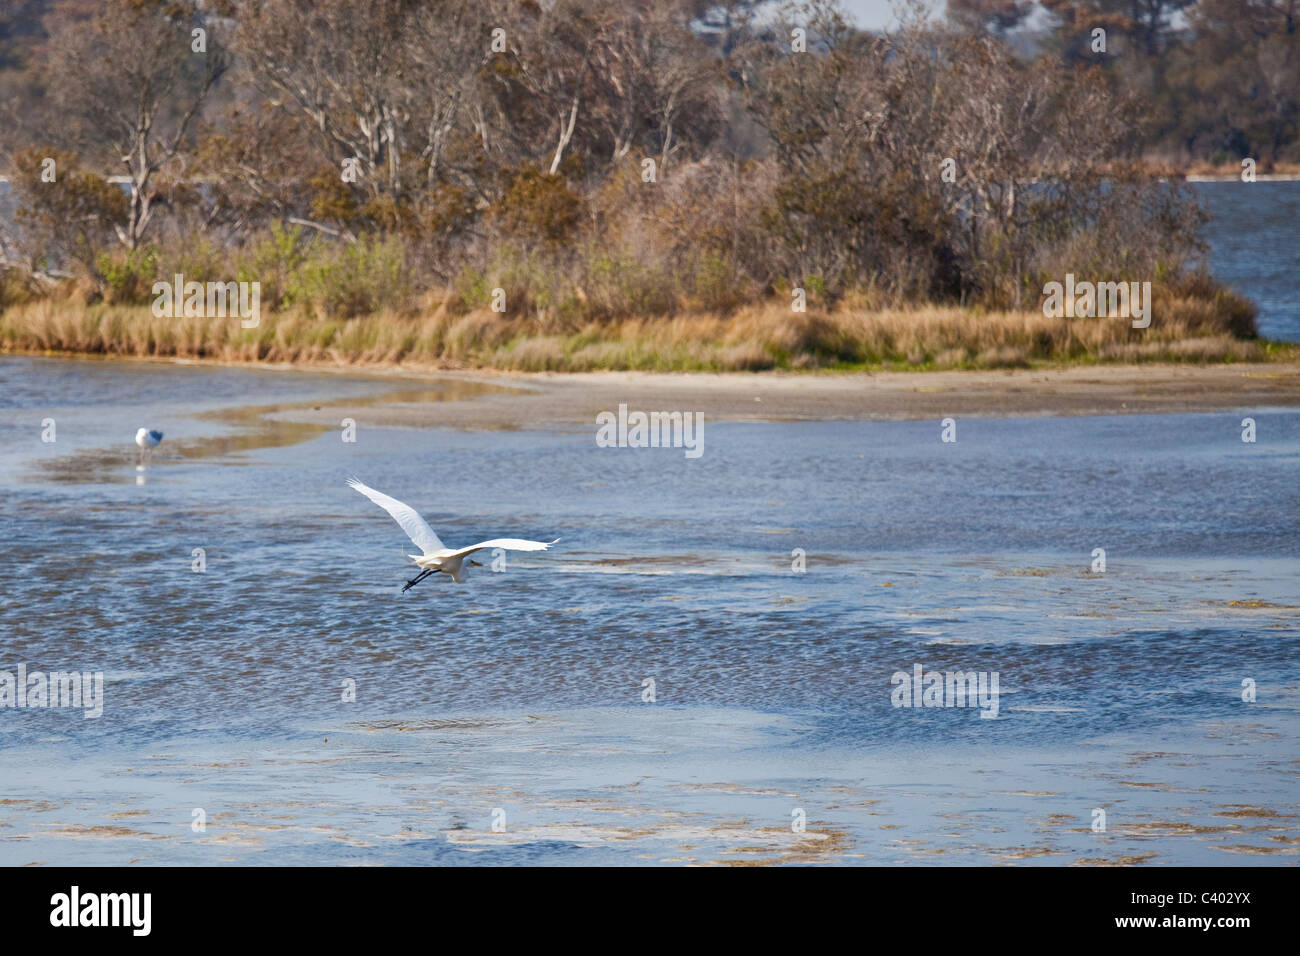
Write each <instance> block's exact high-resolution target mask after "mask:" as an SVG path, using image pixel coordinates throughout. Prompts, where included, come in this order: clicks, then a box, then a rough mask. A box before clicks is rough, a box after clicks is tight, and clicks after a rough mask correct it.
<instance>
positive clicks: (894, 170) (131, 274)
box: [0, 0, 1253, 365]
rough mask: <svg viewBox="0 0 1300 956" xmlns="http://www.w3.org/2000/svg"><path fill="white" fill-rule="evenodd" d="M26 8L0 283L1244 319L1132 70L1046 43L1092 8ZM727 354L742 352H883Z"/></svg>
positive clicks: (608, 317) (617, 307)
mask: <svg viewBox="0 0 1300 956" xmlns="http://www.w3.org/2000/svg"><path fill="white" fill-rule="evenodd" d="M47 5H49V6H50V7H51V8H52V9H51V12H50V14H49V16H47V18H46V26H47V28H48V32H49V37H48V39H47V40H45V41H43V43H42V44H40V45H37V46H33V48H32V50H31V51H30V56H29V57H28V58H27V62H26V63H24V64H23V66H24V67H25V71H21V70H15V69H10V70H9V71H8V73H6V74H3V75H5V76H8V80H7V83H8V85H9V86H10V87H11V88H14V89H16V90H17V92H18V93H20V94H21V97H22V101H23V102H24V103H25V104H26V109H25V111H24V115H23V116H22V117H14V120H15V123H14V125H15V128H16V129H18V130H19V133H20V135H21V136H24V137H25V138H26V139H27V141H28V142H27V144H26V146H25V147H24V148H23V149H21V150H19V151H17V152H16V153H15V154H14V155H13V157H12V163H11V165H12V171H13V175H14V191H15V194H16V196H17V198H18V201H19V206H20V210H19V214H18V216H17V220H16V222H15V223H14V225H13V229H12V235H9V236H7V237H5V239H4V249H5V250H6V252H7V256H8V259H9V260H10V263H11V268H10V269H9V270H8V271H7V272H6V277H5V278H4V281H3V282H2V283H0V295H3V297H4V298H0V305H3V304H4V302H6V301H10V302H15V301H19V300H22V299H24V298H26V297H29V296H30V295H32V294H35V293H38V292H41V291H43V290H44V291H48V290H49V288H50V286H51V284H52V282H53V281H54V280H57V279H59V278H61V277H65V276H72V277H73V278H74V279H75V281H76V290H77V294H79V295H81V296H82V298H83V299H85V300H87V301H89V302H92V303H94V302H98V301H102V302H103V303H105V304H144V303H147V302H148V301H149V299H150V288H151V285H152V283H153V282H154V281H158V280H164V281H166V280H169V279H170V277H171V276H172V275H173V274H175V273H181V274H183V275H184V276H185V277H186V278H187V279H192V280H197V281H207V280H223V281H224V280H230V279H236V280H248V281H258V282H260V283H261V293H262V303H263V308H265V309H269V310H274V311H283V312H291V313H298V314H301V315H303V316H305V317H307V318H309V319H310V320H311V321H329V320H334V319H350V318H353V317H356V316H363V315H368V314H371V313H381V312H382V313H385V314H390V315H395V316H406V317H417V316H420V315H429V314H431V313H433V312H437V313H438V314H439V315H440V316H444V317H449V321H453V324H452V325H451V326H449V327H448V331H447V335H446V336H443V337H442V338H440V339H439V341H445V342H449V343H454V342H456V341H460V340H461V339H463V338H464V336H465V334H467V331H468V329H469V326H466V327H465V328H463V329H460V330H459V331H457V328H458V326H456V325H455V324H454V320H455V319H456V318H457V317H469V316H473V315H476V314H477V313H478V312H479V311H481V310H486V309H488V308H489V307H490V303H491V302H492V299H493V292H494V290H497V289H500V290H503V292H504V296H505V302H506V305H507V317H505V318H501V319H500V320H499V321H500V322H502V323H510V322H514V321H517V320H526V321H527V322H529V323H532V325H531V326H530V327H531V328H532V329H533V330H534V332H540V333H545V334H548V335H555V336H559V337H563V338H564V340H565V341H570V338H571V337H573V336H580V335H582V334H583V330H584V329H586V328H588V326H589V325H590V324H591V323H606V324H609V323H617V322H619V321H622V320H628V319H642V318H650V317H656V316H669V315H677V314H687V313H712V314H718V315H720V316H723V317H725V316H727V315H730V314H732V313H735V312H736V311H737V310H743V309H744V308H746V307H749V306H753V305H755V304H757V303H761V302H764V301H767V300H773V299H775V300H776V301H777V302H784V303H788V302H789V301H790V299H789V296H790V293H791V290H792V289H795V288H800V289H803V290H804V292H805V294H806V296H807V300H808V302H809V304H810V308H811V309H813V310H814V311H820V312H835V311H839V312H845V311H848V312H854V311H857V312H861V311H866V310H871V309H881V308H892V309H898V308H900V307H910V306H915V305H919V304H927V303H938V304H953V305H959V306H963V307H972V306H978V307H981V308H984V309H991V310H1034V309H1036V308H1037V306H1038V301H1039V297H1040V293H1041V289H1042V286H1043V283H1044V282H1045V281H1048V280H1059V279H1061V278H1062V276H1063V275H1064V274H1065V273H1066V272H1073V273H1075V274H1079V275H1087V276H1091V277H1094V278H1101V279H1111V280H1119V281H1143V280H1151V281H1153V282H1154V283H1155V284H1156V285H1157V287H1158V289H1159V290H1160V292H1159V294H1160V295H1161V296H1162V297H1163V298H1162V299H1161V301H1162V302H1164V303H1167V304H1170V305H1171V306H1174V305H1176V306H1177V308H1180V309H1186V310H1191V312H1195V314H1196V315H1197V316H1198V318H1197V321H1196V322H1193V323H1191V325H1194V326H1196V327H1197V328H1200V327H1202V326H1204V325H1205V323H1204V322H1202V321H1201V320H1202V319H1206V320H1207V321H1211V324H1212V323H1213V322H1217V323H1218V324H1219V328H1220V331H1230V332H1232V333H1234V334H1238V335H1249V334H1251V333H1252V332H1253V319H1252V317H1251V316H1250V315H1249V314H1248V312H1249V310H1248V308H1244V307H1243V306H1241V305H1240V304H1239V303H1238V302H1237V301H1235V300H1233V299H1231V298H1230V297H1225V295H1224V294H1223V293H1222V292H1221V291H1220V290H1218V289H1217V288H1216V287H1215V286H1214V284H1213V282H1212V281H1210V280H1208V279H1206V278H1204V277H1199V278H1195V279H1188V278H1186V277H1187V276H1188V274H1189V272H1190V271H1194V268H1195V266H1196V265H1197V264H1198V260H1199V257H1200V254H1201V248H1200V246H1199V243H1198V240H1197V231H1198V227H1199V224H1200V219H1199V212H1198V211H1197V209H1196V207H1195V205H1194V203H1193V202H1192V201H1191V199H1190V198H1189V197H1188V196H1187V195H1186V194H1185V193H1184V192H1183V191H1182V190H1181V189H1180V188H1179V186H1178V185H1177V184H1176V183H1171V182H1168V181H1160V180H1156V179H1153V178H1151V177H1149V176H1145V175H1143V174H1142V173H1141V171H1140V170H1139V168H1138V167H1137V166H1136V165H1135V164H1134V162H1133V159H1134V155H1135V147H1136V146H1138V145H1139V144H1138V142H1137V140H1135V138H1134V136H1133V129H1134V128H1136V126H1137V125H1138V121H1139V119H1141V112H1142V111H1141V109H1140V104H1139V102H1138V100H1137V99H1136V98H1135V85H1134V83H1133V82H1130V81H1129V80H1128V79H1127V77H1128V74H1121V73H1118V72H1117V71H1115V70H1110V71H1109V72H1108V71H1107V70H1106V69H1103V68H1102V67H1101V66H1099V65H1098V64H1096V63H1092V62H1090V58H1089V57H1088V56H1087V55H1085V54H1082V53H1080V52H1079V50H1078V48H1077V45H1075V46H1071V45H1070V42H1068V41H1069V38H1070V37H1071V36H1073V33H1071V31H1072V30H1075V29H1076V28H1077V27H1078V26H1079V22H1080V21H1079V20H1078V18H1077V16H1076V14H1079V10H1081V9H1083V8H1085V7H1088V4H1086V3H1079V2H1075V3H1073V5H1072V6H1071V5H1070V4H1066V3H1057V4H1055V7H1056V8H1059V9H1058V12H1062V16H1064V12H1063V11H1065V10H1066V8H1067V7H1070V9H1072V10H1074V14H1071V16H1073V17H1074V19H1068V18H1067V19H1066V20H1062V23H1063V24H1066V25H1065V26H1062V27H1061V29H1060V30H1059V31H1058V34H1057V36H1056V39H1057V41H1059V42H1057V44H1056V48H1055V49H1053V50H1051V51H1050V52H1049V54H1048V55H1045V56H1044V57H1042V58H1040V59H1036V60H1030V59H1026V58H1024V57H1022V56H1018V55H1016V54H1015V53H1013V52H1012V50H1011V48H1010V46H1009V45H1008V44H1007V43H1006V42H1005V41H1004V39H1003V38H1002V37H1001V36H1000V35H999V33H1000V31H1005V29H1006V27H1007V26H1008V25H1009V24H1012V23H1014V22H1015V21H1016V20H1017V19H1018V18H1019V14H1018V11H1020V10H1021V8H1027V7H1028V5H1027V4H1005V3H1004V4H1001V6H1000V7H999V8H998V9H999V10H1000V11H1001V12H1000V13H998V12H997V11H993V8H992V7H990V5H989V4H987V3H981V2H980V0H967V2H962V3H954V4H953V5H952V6H953V8H954V13H955V19H956V20H957V21H958V22H959V23H960V24H962V25H961V26H960V27H958V26H936V25H933V24H925V23H913V24H911V25H909V26H906V27H904V28H903V29H901V30H899V31H898V32H897V33H894V34H891V35H889V36H875V35H868V34H862V33H858V32H856V31H855V30H853V29H851V28H850V27H849V26H848V25H847V24H846V22H845V21H844V20H843V19H842V17H841V15H840V13H839V12H838V11H837V9H836V8H835V7H834V5H833V4H832V3H830V2H823V0H813V2H809V3H802V4H798V5H791V6H787V7H785V8H783V9H782V11H781V14H780V16H779V17H778V18H777V19H776V20H772V19H771V18H770V17H769V18H764V19H755V18H753V17H752V16H751V13H752V7H753V5H752V4H749V3H731V4H722V5H714V4H702V3H698V2H693V0H667V2H664V0H654V2H652V0H620V2H607V0H557V2H556V3H553V4H551V3H548V4H544V5H539V4H536V3H533V2H529V0H518V2H517V0H488V2H483V0H441V2H439V0H402V2H398V0H263V2H257V3H253V2H247V3H243V2H237V0H231V2H229V3H222V4H212V3H206V4H200V3H197V2H195V0H167V2H162V0H139V2H132V3H130V4H116V3H115V4H107V5H105V9H104V10H103V11H102V12H100V13H97V14H92V15H89V16H88V15H86V14H85V13H84V12H83V11H84V5H83V4H78V3H58V2H49V3H48V4H47ZM1111 5H1112V6H1113V4H1111ZM1177 5H1178V4H1175V6H1177ZM1092 6H1095V7H1097V10H1098V11H1100V10H1102V8H1103V7H1106V3H1103V2H1102V0H1095V2H1093V3H1092ZM1182 6H1186V4H1182ZM1219 6H1220V5H1216V4H1214V3H1206V4H1205V10H1206V13H1205V15H1206V16H1210V15H1211V14H1214V15H1217V14H1215V11H1216V10H1218V9H1219ZM1107 9H1109V8H1108V7H1107ZM1093 12H1094V13H1096V12H1097V11H1093ZM217 14H229V17H225V16H222V17H220V18H219V17H218V16H217ZM995 14H996V15H995ZM1098 15H1100V14H1098ZM1108 15H1109V14H1108ZM1067 20H1068V22H1067ZM1107 22H1108V23H1111V24H1113V25H1114V27H1113V28H1114V29H1115V30H1116V31H1117V32H1116V36H1117V41H1118V42H1121V43H1129V44H1130V48H1131V49H1136V48H1137V46H1136V45H1137V42H1138V39H1140V38H1142V37H1144V36H1146V34H1144V33H1143V32H1142V29H1140V28H1141V27H1142V24H1140V23H1136V22H1134V21H1123V20H1122V18H1121V19H1120V20H1115V19H1113V18H1112V19H1111V20H1108V21H1107ZM1125 23H1127V24H1128V25H1127V26H1125ZM196 25H201V26H202V27H203V28H204V29H206V30H207V31H208V33H207V38H208V39H207V48H206V51H205V52H204V53H202V54H196V53H194V52H193V51H192V50H191V41H190V37H191V30H192V29H193V28H195V27H196ZM796 27H798V28H799V29H802V30H803V31H805V33H806V38H807V40H806V42H807V52H795V51H794V50H792V42H791V37H792V31H793V30H794V29H795V28H796ZM495 30H503V31H504V33H503V34H501V35H500V36H499V37H498V36H497V35H496V34H494V31H495ZM1161 36H1162V37H1163V36H1164V35H1163V34H1161ZM1161 42H1162V43H1164V42H1167V40H1166V39H1161ZM56 61H57V62H58V63H60V64H63V66H62V68H60V69H58V70H53V69H50V64H52V63H54V62H56ZM1062 63H1064V64H1065V66H1064V67H1063V66H1062ZM133 64H134V65H135V67H139V66H140V64H144V66H143V67H140V68H135V67H133V66H132V65H133ZM15 76H16V77H18V79H15V78H14V77H15ZM56 134H57V135H56ZM46 158H53V159H54V160H55V165H56V167H57V169H58V177H57V180H56V181H55V182H48V181H46V179H45V178H44V177H43V176H42V170H43V166H42V163H43V161H44V160H45V159H46ZM124 158H125V159H124ZM123 168H124V169H125V170H126V174H127V180H128V181H127V182H126V183H125V184H123V185H118V184H110V183H108V182H106V181H105V180H104V179H103V178H102V177H100V176H97V175H95V174H93V173H91V172H89V171H88V170H92V169H96V170H118V169H123ZM11 273H21V275H22V276H23V279H22V280H21V281H16V280H14V279H13V278H12V276H11V275H10V274H11ZM439 321H442V319H440V320H439ZM473 321H474V322H481V321H483V320H481V319H478V318H475V319H474V320H473ZM802 321H804V320H802V319H800V320H798V321H793V320H792V327H795V326H796V325H798V324H799V322H802ZM814 324H815V323H814ZM1189 327H1190V326H1189ZM605 338H608V336H606V337H605ZM764 341H766V340H764ZM837 341H838V340H837ZM448 347H449V348H453V350H454V346H448ZM602 347H603V346H602ZM737 347H741V348H743V349H749V352H748V353H746V354H744V355H742V354H741V353H736V355H734V356H733V359H734V360H735V362H736V363H739V364H740V365H747V364H748V365H762V364H763V363H764V362H765V361H775V362H778V363H782V362H787V361H789V360H790V357H791V356H792V355H802V354H806V355H811V356H813V357H814V358H815V359H816V360H817V361H819V362H820V361H852V362H861V361H874V360H879V358H880V356H876V357H875V358H873V357H872V356H871V355H863V354H860V353H859V352H855V351H853V349H851V348H848V347H847V346H843V347H842V343H841V345H829V346H828V345H825V343H823V344H822V345H819V346H817V347H816V348H812V349H804V348H802V346H800V347H793V346H792V347H791V348H789V349H787V348H785V347H783V346H780V345H779V344H775V345H774V344H772V343H770V342H769V343H768V344H767V345H763V346H761V347H759V348H760V351H761V352H762V356H766V358H763V357H761V356H759V355H757V354H755V353H754V351H753V349H754V348H755V346H754V345H753V343H752V342H750V343H748V344H744V345H743V347H742V346H737ZM593 354H594V353H593ZM571 357H572V356H571V355H570V358H571ZM728 361H731V360H728Z"/></svg>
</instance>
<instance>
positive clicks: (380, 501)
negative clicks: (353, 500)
mask: <svg viewBox="0 0 1300 956" xmlns="http://www.w3.org/2000/svg"><path fill="white" fill-rule="evenodd" d="M348 487H349V488H355V489H356V490H357V491H359V492H361V493H362V494H363V495H365V496H366V497H367V498H369V499H370V500H371V501H373V502H374V503H375V504H377V505H379V507H381V508H383V509H384V510H385V511H387V512H388V513H389V514H390V515H392V516H393V520H394V521H396V522H397V523H398V524H399V525H401V526H402V530H403V531H405V532H406V535H407V537H409V538H410V539H411V540H412V541H414V542H415V546H416V547H417V548H419V549H420V550H421V551H422V552H423V554H408V555H407V557H408V558H410V559H411V560H412V561H414V562H415V563H416V565H418V566H419V567H420V568H421V569H422V570H421V571H420V573H419V574H417V575H416V576H415V577H414V578H412V579H411V580H410V581H407V582H406V587H404V588H402V591H403V592H406V591H409V590H410V589H411V588H413V587H415V586H416V585H417V584H419V583H420V582H421V581H423V580H424V579H425V578H426V577H428V576H429V575H430V574H434V573H436V572H438V571H441V572H442V573H443V574H450V575H451V579H452V580H453V581H455V582H456V583H457V584H464V583H465V579H466V578H467V577H469V568H467V567H464V563H465V558H466V557H467V556H468V555H471V554H473V553H474V552H475V551H482V550H483V549H484V548H505V549H506V550H507V551H545V550H546V549H547V548H549V547H550V546H551V545H553V544H555V542H556V541H559V540H560V539H559V538H556V539H555V541H528V540H525V539H524V538H493V539H492V540H491V541H480V542H479V543H478V544H471V545H470V546H469V547H467V548H449V547H447V546H446V545H445V544H443V543H442V541H441V540H440V539H439V538H438V536H437V535H436V534H434V531H433V529H432V528H430V527H429V524H428V522H426V521H425V520H424V519H423V518H421V517H420V515H419V512H417V511H416V510H415V509H414V508H412V507H411V506H410V505H407V504H403V503H402V502H400V501H398V500H397V499H396V498H390V497H388V495H386V494H384V493H383V492H379V491H375V489H374V488H371V487H369V486H367V485H363V484H362V483H361V482H359V481H357V479H355V478H349V479H348ZM469 564H472V565H473V566H474V567H476V568H481V567H483V565H481V564H479V563H478V562H477V561H470V562H469Z"/></svg>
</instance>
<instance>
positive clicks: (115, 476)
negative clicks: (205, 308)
mask: <svg viewBox="0 0 1300 956" xmlns="http://www.w3.org/2000/svg"><path fill="white" fill-rule="evenodd" d="M516 391H519V390H517V389H511V388H506V387H504V386H499V385H492V384H488V383H485V382H468V381H463V380H459V379H452V380H448V381H445V382H443V383H440V384H439V385H438V386H436V387H432V388H427V387H426V388H393V387H392V386H391V385H390V386H389V387H388V388H387V389H384V390H383V391H380V392H375V393H373V394H368V395H365V394H363V395H353V396H348V397H346V398H336V399H330V398H319V399H311V400H306V401H294V402H275V403H273V404H268V405H245V406H236V407H232V408H219V409H213V410H210V411H206V412H196V413H195V414H194V415H193V416H192V417H193V418H196V419H198V420H200V421H205V422H214V423H218V424H220V425H224V426H229V427H232V428H233V429H234V430H232V431H224V430H223V431H222V432H220V433H217V434H210V435H203V436H199V437H194V438H188V439H167V440H166V445H165V446H164V448H163V449H158V450H156V451H154V452H153V453H152V456H151V458H150V463H159V462H176V461H187V462H193V461H198V460H201V459H205V458H220V459H229V461H227V462H226V463H227V464H241V463H243V464H247V463H249V462H248V461H247V459H245V458H243V457H242V453H244V452H251V451H257V450H259V449H265V448H283V447H285V446H288V445H296V444H298V443H299V442H304V441H307V440H309V439H311V438H315V437H316V436H318V435H320V434H321V433H323V432H327V431H333V430H335V429H334V427H333V426H331V425H320V424H312V423H308V422H301V421H293V420H292V419H285V418H282V417H274V416H281V415H284V414H286V413H293V412H295V411H302V410H305V409H311V410H313V411H320V410H322V409H328V408H331V407H335V406H337V407H338V408H340V409H341V410H343V411H347V410H353V411H355V410H356V409H358V408H368V407H372V406H375V405H380V404H385V405H391V404H401V403H415V404H425V403H428V402H457V401H468V400H470V399H473V398H477V397H480V396H482V395H490V394H508V393H511V392H516ZM164 449H165V450H164ZM135 457H136V455H135V453H132V452H131V451H130V450H129V449H112V448H87V449H84V450H82V451H78V452H74V453H71V454H68V455H61V456H58V457H50V458H45V459H43V460H41V461H40V462H38V465H39V467H40V468H41V470H42V471H43V472H44V475H43V477H44V478H45V479H46V480H48V481H56V482H64V483H71V484H83V483H87V482H104V481H130V480H131V479H130V477H129V476H126V475H123V474H122V473H121V464H122V461H123V460H124V459H125V458H131V459H135ZM137 470H144V469H143V468H140V467H138V468H137ZM135 483H136V484H137V485H142V484H144V483H145V478H144V476H143V475H137V476H136V478H135Z"/></svg>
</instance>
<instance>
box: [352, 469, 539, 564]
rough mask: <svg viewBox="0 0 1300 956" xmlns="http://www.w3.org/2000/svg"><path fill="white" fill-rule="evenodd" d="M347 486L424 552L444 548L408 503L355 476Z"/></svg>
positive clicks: (432, 551)
mask: <svg viewBox="0 0 1300 956" xmlns="http://www.w3.org/2000/svg"><path fill="white" fill-rule="evenodd" d="M348 487H349V488H355V489H356V490H357V491H359V492H361V493H362V494H363V495H365V496H366V497H367V498H369V499H370V500H371V501H373V502H374V503H375V504H377V505H379V507H381V508H383V509H384V510H385V511H387V512H388V513H389V514H390V515H392V516H393V520H394V521H396V522H397V523H398V524H399V525H401V526H402V530H403V531H405V532H406V534H407V537H409V538H410V539H411V540H412V541H414V542H415V546H416V547H417V548H419V549H420V550H422V551H423V552H424V553H425V554H433V553H434V552H435V551H445V550H446V547H447V546H446V545H444V544H443V543H442V542H441V541H439V540H438V536H437V535H436V534H434V532H433V529H432V528H430V527H429V524H428V522H427V521H425V520H424V519H423V518H421V517H420V514H419V512H417V511H416V510H415V509H414V508H412V507H411V506H410V505H406V504H402V502H400V501H398V500H397V499H396V498H390V497H388V495H386V494H384V493H383V492H380V491H375V489H374V488H371V487H369V486H368V485H363V484H362V483H361V482H359V481H357V479H355V478H349V479H348ZM524 543H525V544H531V543H532V542H527V541H526V542H524Z"/></svg>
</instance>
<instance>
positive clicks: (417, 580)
mask: <svg viewBox="0 0 1300 956" xmlns="http://www.w3.org/2000/svg"><path fill="white" fill-rule="evenodd" d="M436 570H437V569H436V568H425V569H424V570H423V571H421V572H420V573H419V574H417V575H416V576H415V577H413V578H412V579H411V580H409V581H407V582H406V587H404V588H402V593H403V594H405V593H406V592H407V591H409V590H411V588H413V587H415V586H416V585H417V584H419V583H420V582H421V581H423V580H424V579H425V578H427V577H428V576H429V575H431V574H433V573H434V571H436Z"/></svg>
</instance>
